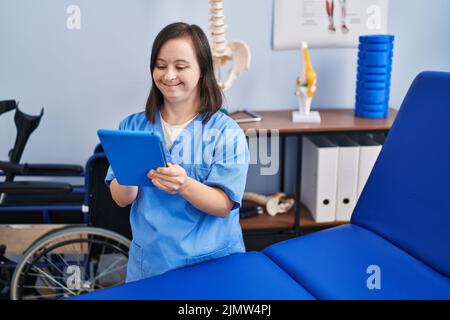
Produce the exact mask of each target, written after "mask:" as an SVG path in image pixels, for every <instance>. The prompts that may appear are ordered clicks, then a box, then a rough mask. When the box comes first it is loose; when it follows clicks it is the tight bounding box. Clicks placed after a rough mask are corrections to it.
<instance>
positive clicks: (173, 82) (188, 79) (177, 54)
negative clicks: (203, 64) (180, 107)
mask: <svg viewBox="0 0 450 320" xmlns="http://www.w3.org/2000/svg"><path fill="white" fill-rule="evenodd" d="M199 79H200V66H199V65H198V62H197V58H196V56H195V51H194V47H193V45H192V42H191V40H190V38H188V37H183V38H176V39H171V40H169V41H167V42H166V43H165V44H164V45H163V46H162V47H161V49H160V51H159V54H158V57H157V59H156V64H155V67H154V69H153V80H154V81H155V84H156V86H157V87H158V89H159V90H160V91H161V93H162V94H163V96H164V100H167V101H169V102H172V103H178V102H187V101H194V100H195V99H197V98H198V97H199V94H200V93H199V89H198V81H199Z"/></svg>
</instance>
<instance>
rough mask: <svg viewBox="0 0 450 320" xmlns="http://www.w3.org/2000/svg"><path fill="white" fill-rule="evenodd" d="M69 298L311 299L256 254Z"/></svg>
mask: <svg viewBox="0 0 450 320" xmlns="http://www.w3.org/2000/svg"><path fill="white" fill-rule="evenodd" d="M73 299H78V300H84V299H88V300H91V299H101V300H120V299H123V300H144V299H151V300H164V299H165V300H207V299H216V300H233V299H239V300H253V299H257V300H277V299H286V300H299V299H302V300H312V299H314V297H313V296H311V294H309V293H308V292H307V291H306V290H305V289H304V288H302V286H300V285H299V284H298V283H297V282H296V281H295V280H294V279H292V278H291V277H290V276H289V275H288V274H287V273H285V272H284V271H283V270H282V269H280V267H278V266H277V265H276V264H275V263H274V262H273V261H272V260H270V259H269V258H268V257H266V256H265V255H263V254H262V253H260V252H247V253H237V254H233V255H229V256H227V257H223V258H219V259H216V260H212V261H210V262H207V263H201V264H198V265H194V266H190V267H187V268H182V269H178V270H173V271H169V272H167V273H165V274H162V275H159V276H156V277H152V278H148V279H145V280H140V281H134V282H130V283H127V284H124V285H121V286H117V287H113V288H109V289H104V290H100V291H95V292H93V293H89V294H86V295H81V296H77V297H74V298H73Z"/></svg>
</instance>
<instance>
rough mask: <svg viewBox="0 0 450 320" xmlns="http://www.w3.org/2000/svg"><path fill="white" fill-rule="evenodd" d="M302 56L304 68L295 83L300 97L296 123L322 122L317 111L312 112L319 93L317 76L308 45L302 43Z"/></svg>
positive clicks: (295, 116) (295, 118)
mask: <svg viewBox="0 0 450 320" xmlns="http://www.w3.org/2000/svg"><path fill="white" fill-rule="evenodd" d="M301 54H302V55H303V67H302V70H301V72H300V74H299V76H298V77H297V80H296V83H295V95H296V96H298V107H299V111H294V112H293V114H292V116H293V121H294V122H320V115H319V113H318V112H317V111H315V112H311V102H312V99H313V98H314V95H315V93H316V91H317V75H316V72H315V71H314V69H313V67H312V63H311V58H310V56H309V51H308V45H307V43H306V42H302V48H301Z"/></svg>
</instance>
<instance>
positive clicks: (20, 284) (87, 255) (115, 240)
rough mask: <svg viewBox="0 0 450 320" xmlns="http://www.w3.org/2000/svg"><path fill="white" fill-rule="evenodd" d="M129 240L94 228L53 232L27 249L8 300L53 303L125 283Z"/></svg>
mask: <svg viewBox="0 0 450 320" xmlns="http://www.w3.org/2000/svg"><path fill="white" fill-rule="evenodd" d="M129 247H130V240H128V239H127V238H125V237H123V236H122V235H120V234H118V233H115V232H113V231H109V230H106V229H100V228H95V227H87V226H77V227H67V228H63V229H60V230H54V231H51V232H49V233H48V234H46V235H45V236H43V237H41V238H40V239H39V240H38V241H36V242H35V243H33V244H32V245H31V246H30V248H28V249H27V250H26V251H25V253H24V255H23V258H22V260H21V261H20V262H19V263H18V264H17V267H16V269H15V270H14V274H13V276H12V279H11V299H12V300H54V299H61V298H67V297H71V296H76V295H80V294H83V293H87V292H92V291H95V290H98V289H104V288H107V287H111V286H114V285H118V284H121V283H124V282H125V277H126V269H127V263H128V250H129Z"/></svg>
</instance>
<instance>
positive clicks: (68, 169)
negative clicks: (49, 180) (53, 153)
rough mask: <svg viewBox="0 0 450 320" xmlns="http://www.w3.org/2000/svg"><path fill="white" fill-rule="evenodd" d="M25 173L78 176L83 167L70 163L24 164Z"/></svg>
mask: <svg viewBox="0 0 450 320" xmlns="http://www.w3.org/2000/svg"><path fill="white" fill-rule="evenodd" d="M25 167H26V170H25V174H26V175H52V176H55V175H56V176H79V175H82V174H83V167H82V166H78V165H71V164H28V163H27V164H25Z"/></svg>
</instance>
